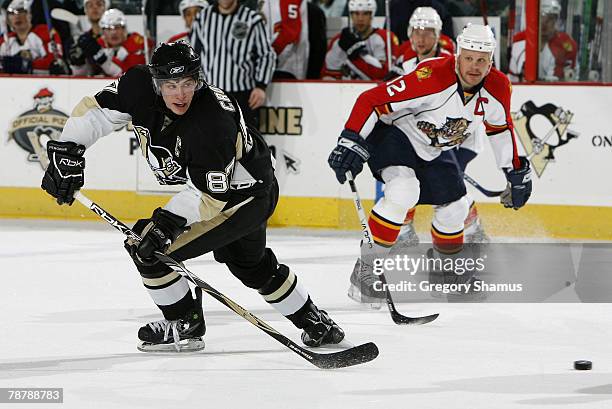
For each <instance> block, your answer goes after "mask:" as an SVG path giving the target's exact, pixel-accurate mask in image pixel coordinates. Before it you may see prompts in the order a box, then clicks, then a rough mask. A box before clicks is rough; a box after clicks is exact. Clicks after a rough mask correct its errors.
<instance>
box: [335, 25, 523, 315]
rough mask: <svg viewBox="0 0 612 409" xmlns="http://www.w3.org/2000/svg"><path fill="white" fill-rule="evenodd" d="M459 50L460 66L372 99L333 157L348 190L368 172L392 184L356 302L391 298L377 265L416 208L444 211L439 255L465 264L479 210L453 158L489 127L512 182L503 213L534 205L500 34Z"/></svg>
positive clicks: (435, 69) (396, 83)
mask: <svg viewBox="0 0 612 409" xmlns="http://www.w3.org/2000/svg"><path fill="white" fill-rule="evenodd" d="M457 46H458V49H457V55H456V56H455V57H451V58H444V59H431V60H427V61H424V62H422V63H421V64H419V65H418V66H417V69H416V70H415V71H414V72H412V73H410V74H408V75H404V76H401V77H398V78H396V79H395V80H393V81H390V82H387V83H383V84H380V85H379V86H377V87H375V88H372V89H370V90H367V91H365V92H363V93H362V94H361V95H360V96H359V98H358V99H357V101H356V103H355V105H354V107H353V109H352V112H351V114H350V116H349V119H348V121H347V122H346V125H345V129H344V131H342V133H341V135H340V138H339V139H338V145H337V146H336V148H335V149H334V150H333V151H332V153H331V154H330V156H329V160H328V163H329V165H330V167H331V168H332V169H333V170H334V171H335V173H336V178H337V179H338V181H339V182H340V183H344V182H345V180H346V172H348V171H350V172H351V173H352V174H353V176H356V175H357V174H359V173H360V172H361V170H362V169H363V164H364V162H367V163H368V166H369V167H370V170H371V171H372V173H373V175H374V176H375V177H376V178H377V179H378V180H381V181H383V182H384V183H385V184H386V189H385V196H384V198H383V199H381V200H380V201H379V202H378V203H376V205H375V206H374V208H373V209H372V212H371V214H370V218H369V221H368V224H369V226H370V229H371V231H372V236H373V239H374V246H373V247H372V249H366V247H367V246H363V247H362V251H361V265H360V267H361V268H359V269H356V271H354V272H353V274H352V275H351V287H350V290H349V295H350V296H351V298H353V299H356V300H358V301H361V302H368V303H369V302H376V301H377V300H380V299H382V298H384V293H383V292H382V291H377V290H376V289H375V286H374V284H375V283H376V282H378V281H379V279H378V276H376V275H374V274H373V263H374V260H375V259H377V258H383V257H385V255H386V254H387V253H388V250H389V248H390V247H391V246H393V244H394V243H395V241H396V240H397V236H398V234H399V231H400V227H401V226H402V224H403V222H404V217H405V216H406V212H407V211H408V209H410V208H411V207H414V206H415V205H416V204H431V205H433V206H434V216H433V220H432V224H431V237H432V242H433V249H434V252H435V253H436V254H437V255H457V254H460V252H461V251H462V249H463V235H464V220H465V218H466V216H467V215H468V211H469V203H468V200H467V198H466V188H465V184H464V182H463V178H462V175H461V171H460V169H459V167H458V166H457V163H456V161H455V159H454V158H452V157H451V152H449V151H450V150H454V149H456V148H457V147H458V146H470V145H472V144H474V143H475V142H476V140H475V138H474V136H473V135H474V133H475V132H476V131H477V129H478V128H479V127H481V126H483V124H484V126H485V129H486V133H487V136H488V139H489V141H490V143H491V146H492V148H493V152H494V154H495V159H496V162H497V166H498V167H499V168H500V169H501V170H502V171H503V172H504V174H505V176H506V179H507V181H508V185H507V188H506V190H505V191H504V193H503V194H502V196H501V203H502V204H503V205H504V206H505V207H508V208H513V209H519V208H521V207H523V206H524V205H525V203H527V200H528V199H529V197H530V195H531V170H530V165H529V162H528V160H527V159H526V158H524V157H519V156H518V151H517V143H516V139H515V136H514V132H513V125H512V118H511V116H510V97H511V84H510V81H509V80H508V78H507V77H506V76H505V75H504V74H503V73H501V72H500V71H498V70H497V69H496V68H495V67H493V53H494V51H495V46H496V41H495V37H494V36H493V32H492V31H491V29H490V28H489V27H488V26H483V25H476V24H474V25H468V26H467V27H466V28H465V29H464V30H463V32H462V33H461V34H460V35H459V36H458V37H457ZM376 288H378V289H380V287H379V286H378V285H377V286H376Z"/></svg>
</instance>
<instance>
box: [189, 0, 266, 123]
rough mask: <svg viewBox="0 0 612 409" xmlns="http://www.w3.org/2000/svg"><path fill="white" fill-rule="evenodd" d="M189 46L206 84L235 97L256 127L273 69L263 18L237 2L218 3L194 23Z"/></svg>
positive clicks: (248, 119) (249, 120) (244, 113)
mask: <svg viewBox="0 0 612 409" xmlns="http://www.w3.org/2000/svg"><path fill="white" fill-rule="evenodd" d="M191 44H192V45H193V48H194V49H195V51H196V52H197V53H198V54H199V55H200V59H201V61H202V71H203V73H204V79H205V80H206V82H207V83H209V84H211V85H214V86H217V87H219V88H221V89H223V90H224V91H225V92H226V93H227V94H229V95H231V96H233V97H234V98H236V100H237V102H238V105H239V106H240V109H241V110H242V113H243V115H244V118H245V120H246V121H247V123H249V124H250V125H253V126H255V127H257V125H258V119H259V118H258V117H257V109H258V108H259V107H261V106H262V105H263V104H264V102H265V101H266V88H267V86H268V84H269V83H270V81H271V80H272V74H273V73H274V68H275V67H276V55H275V53H274V50H273V49H272V46H271V44H270V37H269V36H268V33H267V32H266V26H265V25H264V21H263V19H262V16H261V15H260V14H259V13H257V12H255V11H253V10H251V9H249V8H247V7H245V6H242V5H240V4H238V0H218V2H217V4H215V5H212V6H208V7H205V8H203V9H202V11H200V14H199V16H198V18H197V20H196V21H194V22H193V25H192V27H191Z"/></svg>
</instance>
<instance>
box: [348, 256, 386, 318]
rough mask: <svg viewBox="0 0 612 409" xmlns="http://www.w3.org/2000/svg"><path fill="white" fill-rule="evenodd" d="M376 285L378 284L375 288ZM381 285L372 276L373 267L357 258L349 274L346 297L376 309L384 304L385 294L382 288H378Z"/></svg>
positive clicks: (374, 276) (377, 279)
mask: <svg viewBox="0 0 612 409" xmlns="http://www.w3.org/2000/svg"><path fill="white" fill-rule="evenodd" d="M376 283H379V284H377V285H376V286H375V284H376ZM381 284H382V283H380V279H379V278H378V276H377V275H376V274H374V267H373V266H371V265H368V264H366V263H363V262H362V261H361V258H359V259H357V261H356V262H355V267H354V268H353V273H352V274H351V286H350V287H349V289H348V296H349V298H350V299H352V300H354V301H357V302H359V303H364V304H370V306H371V307H372V308H376V309H378V308H380V307H381V305H382V303H383V302H385V298H386V294H385V292H384V291H383V290H382V286H380V285H381ZM379 286H380V287H379ZM376 288H378V290H377V289H376Z"/></svg>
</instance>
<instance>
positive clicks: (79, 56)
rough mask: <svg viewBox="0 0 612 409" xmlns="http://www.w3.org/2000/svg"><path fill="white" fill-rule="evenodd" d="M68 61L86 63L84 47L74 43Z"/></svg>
mask: <svg viewBox="0 0 612 409" xmlns="http://www.w3.org/2000/svg"><path fill="white" fill-rule="evenodd" d="M68 61H69V62H70V64H72V65H76V66H81V65H85V54H83V49H82V48H81V47H79V45H78V44H72V46H71V47H70V49H69V50H68Z"/></svg>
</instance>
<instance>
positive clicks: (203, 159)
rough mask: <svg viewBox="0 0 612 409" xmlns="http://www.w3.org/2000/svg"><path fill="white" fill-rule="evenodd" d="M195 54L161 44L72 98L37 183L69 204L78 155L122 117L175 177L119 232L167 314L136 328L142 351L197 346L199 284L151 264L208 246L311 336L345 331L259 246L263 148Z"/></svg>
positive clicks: (161, 175)
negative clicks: (129, 232)
mask: <svg viewBox="0 0 612 409" xmlns="http://www.w3.org/2000/svg"><path fill="white" fill-rule="evenodd" d="M200 66H201V65H200V58H199V57H198V56H197V55H196V53H195V52H194V51H193V49H192V48H191V47H190V46H189V45H187V44H186V43H181V42H179V43H173V44H162V45H160V46H159V47H158V48H157V49H156V50H155V52H154V53H153V56H152V58H151V63H150V64H149V65H148V66H145V65H139V66H136V67H134V68H132V69H130V70H129V71H127V72H126V73H125V74H124V75H123V76H122V77H121V78H119V79H118V80H116V81H115V82H113V83H112V84H110V85H108V86H106V87H105V88H104V89H102V91H100V92H98V93H97V94H96V95H95V96H94V97H85V98H83V100H82V101H81V102H80V103H79V104H78V105H77V106H76V107H75V109H74V111H73V113H72V116H71V117H70V119H69V120H68V121H67V123H66V126H65V127H64V130H63V133H62V136H61V138H60V139H59V140H58V141H49V143H48V144H47V151H48V155H49V159H50V165H49V167H48V168H47V171H46V173H45V175H44V177H43V181H42V188H43V189H44V190H46V191H47V192H48V193H49V194H50V195H51V196H53V197H55V198H56V199H57V202H58V203H59V204H69V205H70V204H72V202H73V201H74V198H73V195H74V193H75V191H77V190H79V189H80V188H81V187H82V186H83V182H84V169H85V159H84V158H83V153H84V152H85V150H86V149H87V148H89V147H90V146H91V145H93V143H94V142H95V141H96V140H98V139H99V138H101V137H102V136H104V135H107V134H109V133H111V132H112V131H113V130H117V129H120V128H121V127H123V126H125V125H126V124H127V123H128V122H129V121H131V122H132V124H133V127H134V132H135V134H136V136H137V138H138V140H139V143H140V148H141V150H142V154H143V155H144V156H145V158H146V159H147V161H148V163H149V165H150V167H151V170H152V171H153V173H154V174H155V176H156V177H157V180H158V182H159V183H160V184H162V185H184V188H183V189H182V190H181V191H180V192H179V193H177V194H175V195H174V196H172V197H171V198H170V200H169V201H168V203H166V205H165V206H164V207H163V208H158V209H156V210H155V211H154V212H153V214H152V216H151V217H150V218H147V219H141V220H139V221H138V222H136V224H135V226H134V231H135V232H137V233H139V234H140V235H141V237H142V241H141V242H133V241H130V240H129V239H128V240H126V243H125V247H126V249H127V251H128V252H129V254H130V256H131V257H132V258H133V260H134V263H135V264H136V267H137V268H138V271H139V272H140V275H141V277H142V281H143V283H144V286H145V287H146V288H147V290H148V292H149V294H150V295H151V297H152V298H153V301H154V302H155V304H156V305H157V306H158V307H159V308H160V310H161V312H162V314H163V316H164V319H163V320H160V321H156V322H152V323H149V324H147V325H145V326H143V327H142V328H140V330H139V332H138V337H139V339H140V344H139V349H141V350H145V351H149V350H160V349H162V350H163V349H172V348H177V349H179V350H181V349H182V350H196V349H201V348H203V346H204V345H203V340H202V336H203V335H204V333H205V331H206V326H205V322H204V316H203V312H202V306H201V301H200V299H199V294H197V295H198V296H196V298H195V299H194V298H193V295H192V293H191V290H190V288H189V285H188V282H187V280H186V279H185V278H183V277H182V276H180V275H179V274H178V273H176V272H174V271H172V270H171V269H170V268H169V267H167V266H166V265H164V264H162V263H161V262H159V261H158V260H157V259H156V258H155V257H154V256H153V253H154V251H156V250H159V251H162V252H165V253H166V254H168V255H170V256H171V257H172V258H174V259H176V260H178V261H184V260H187V259H191V258H194V257H198V256H200V255H202V254H205V253H208V252H210V251H212V252H213V254H214V257H215V260H216V261H218V262H220V263H225V264H226V265H227V267H228V268H229V270H230V271H231V272H232V274H233V275H234V276H236V277H237V278H238V279H239V280H241V281H242V283H243V284H244V285H246V286H247V287H250V288H253V289H256V290H257V291H258V292H259V293H260V294H261V295H262V296H263V298H264V299H265V300H266V301H267V302H268V303H270V304H271V305H272V306H273V307H275V308H276V309H277V310H278V311H279V312H280V313H281V314H283V315H284V316H285V317H287V318H288V319H289V320H291V322H293V324H294V325H295V326H296V327H298V328H301V329H303V333H302V341H303V342H304V344H306V345H308V346H320V345H322V344H330V343H332V344H333V343H338V342H340V341H341V340H342V339H343V338H344V332H343V331H342V329H341V328H340V327H339V326H338V325H337V324H336V323H334V321H332V319H331V318H329V316H328V315H327V313H326V312H325V311H322V310H319V309H318V308H317V307H316V306H315V304H314V303H313V302H312V300H311V299H310V296H309V295H308V292H307V291H306V289H305V288H304V286H303V284H302V283H301V281H300V280H299V279H298V277H297V276H296V275H295V274H294V273H293V271H291V270H290V269H289V267H287V266H286V265H284V264H280V263H279V262H278V261H277V259H276V256H275V255H274V253H273V252H272V250H271V249H269V248H266V222H267V219H268V218H269V217H270V216H271V215H272V213H273V211H274V208H275V206H276V203H277V201H278V184H277V181H276V178H275V176H274V168H273V162H274V159H273V158H272V156H271V155H270V151H269V149H268V147H267V145H266V143H265V141H264V140H263V138H262V137H261V135H260V134H259V133H258V132H257V131H256V130H255V129H253V128H249V127H247V126H246V125H245V121H244V118H243V116H242V113H241V112H240V108H239V107H238V104H237V103H236V101H235V100H234V99H233V98H231V97H228V96H227V94H226V93H225V92H224V91H223V90H221V89H219V88H216V87H214V86H212V85H208V84H206V83H205V81H204V80H203V78H202V74H201V68H200Z"/></svg>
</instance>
